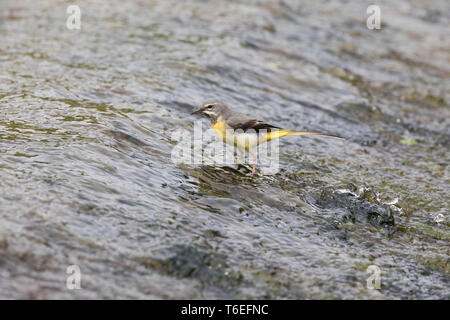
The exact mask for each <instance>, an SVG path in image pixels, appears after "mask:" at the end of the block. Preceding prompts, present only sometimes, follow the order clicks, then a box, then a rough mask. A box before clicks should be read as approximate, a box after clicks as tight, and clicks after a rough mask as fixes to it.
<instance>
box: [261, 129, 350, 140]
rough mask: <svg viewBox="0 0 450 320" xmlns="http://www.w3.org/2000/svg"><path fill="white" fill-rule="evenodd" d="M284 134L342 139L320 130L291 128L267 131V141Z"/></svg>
mask: <svg viewBox="0 0 450 320" xmlns="http://www.w3.org/2000/svg"><path fill="white" fill-rule="evenodd" d="M284 136H323V137H330V138H337V139H344V138H342V137H338V136H335V135H332V134H328V133H320V132H311V131H291V130H284V129H282V130H278V131H271V132H268V133H267V141H270V140H273V139H278V138H281V137H284Z"/></svg>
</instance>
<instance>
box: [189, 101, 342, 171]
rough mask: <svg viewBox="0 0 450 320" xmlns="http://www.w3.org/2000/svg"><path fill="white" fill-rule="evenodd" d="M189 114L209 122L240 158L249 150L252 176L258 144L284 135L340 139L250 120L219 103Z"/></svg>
mask: <svg viewBox="0 0 450 320" xmlns="http://www.w3.org/2000/svg"><path fill="white" fill-rule="evenodd" d="M191 114H201V115H205V116H207V117H208V118H209V119H210V120H211V128H212V129H213V130H214V132H215V134H216V136H217V137H218V138H219V139H220V140H222V141H223V142H224V143H228V144H231V145H234V146H235V147H236V148H237V150H238V151H239V154H240V156H242V153H243V152H245V151H248V152H249V153H250V154H251V156H252V157H253V167H252V176H253V175H254V174H255V167H256V156H255V154H254V153H253V152H252V150H253V149H254V148H256V147H257V146H258V145H259V144H261V143H266V142H269V141H270V140H273V139H277V138H281V137H284V136H306V135H314V136H325V137H332V138H338V139H343V138H341V137H338V136H334V135H331V134H327V133H319V132H310V131H291V130H286V129H282V128H280V127H276V126H272V125H270V124H267V123H265V122H263V121H259V120H255V119H252V118H250V117H248V116H246V115H245V114H242V113H240V112H237V111H234V110H232V109H230V108H228V107H227V106H226V105H224V104H223V103H222V102H219V101H207V102H205V103H204V104H203V105H202V106H201V107H200V109H198V110H196V111H194V112H192V113H191Z"/></svg>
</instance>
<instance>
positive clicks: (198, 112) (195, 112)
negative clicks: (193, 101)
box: [191, 109, 202, 114]
mask: <svg viewBox="0 0 450 320" xmlns="http://www.w3.org/2000/svg"><path fill="white" fill-rule="evenodd" d="M200 113H202V109H198V110H196V111H194V112H192V113H191V114H200Z"/></svg>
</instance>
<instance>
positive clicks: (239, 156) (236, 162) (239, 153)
mask: <svg viewBox="0 0 450 320" xmlns="http://www.w3.org/2000/svg"><path fill="white" fill-rule="evenodd" d="M237 151H238V156H237V158H236V161H235V164H239V161H240V160H241V158H242V151H241V149H237Z"/></svg>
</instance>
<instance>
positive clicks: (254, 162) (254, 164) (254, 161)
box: [249, 151, 256, 177]
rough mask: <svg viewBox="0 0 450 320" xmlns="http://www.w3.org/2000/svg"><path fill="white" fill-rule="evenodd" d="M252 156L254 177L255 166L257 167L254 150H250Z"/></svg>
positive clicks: (253, 173)
mask: <svg viewBox="0 0 450 320" xmlns="http://www.w3.org/2000/svg"><path fill="white" fill-rule="evenodd" d="M249 152H250V154H251V156H252V158H253V167H252V177H253V176H254V175H255V168H256V156H255V154H254V153H253V152H252V151H249Z"/></svg>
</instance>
